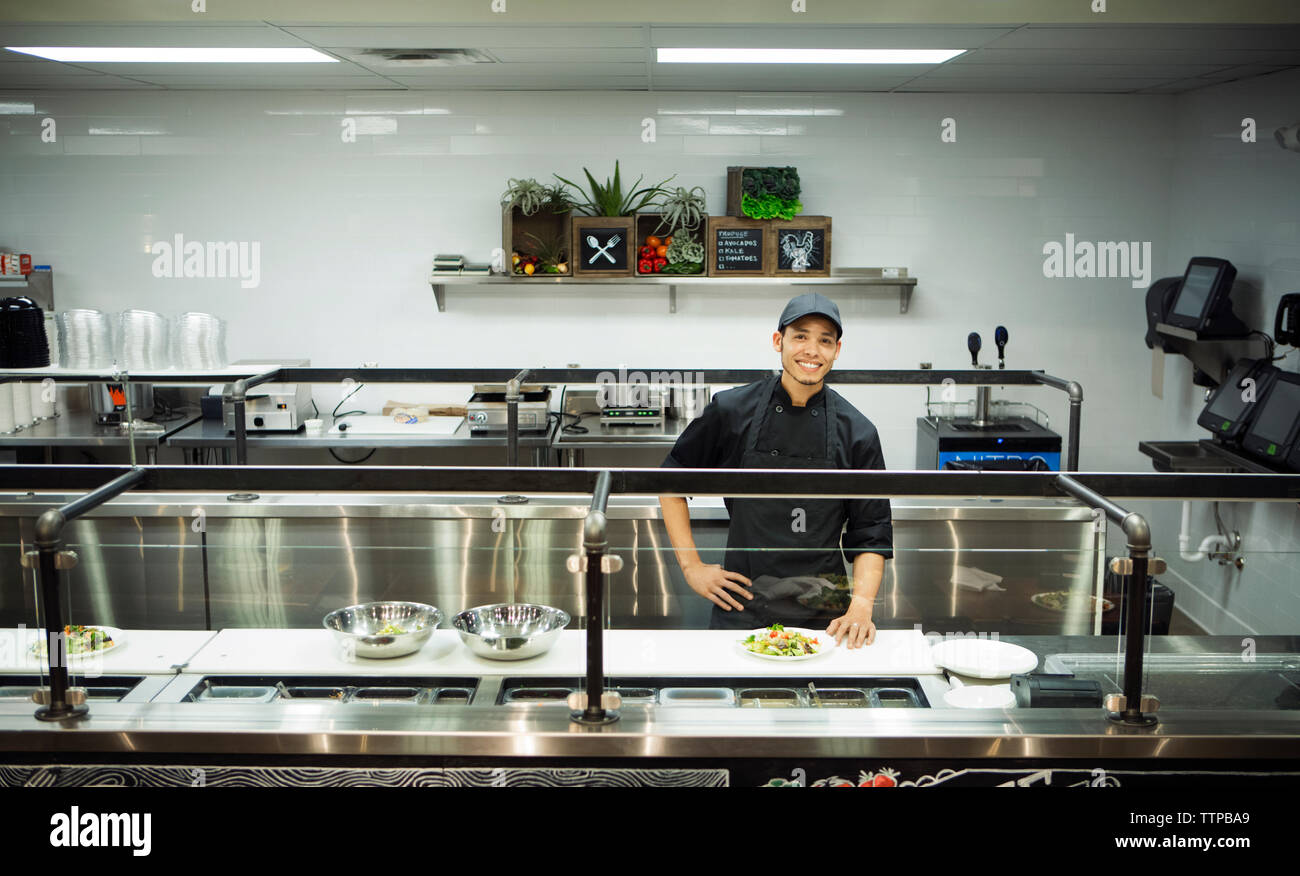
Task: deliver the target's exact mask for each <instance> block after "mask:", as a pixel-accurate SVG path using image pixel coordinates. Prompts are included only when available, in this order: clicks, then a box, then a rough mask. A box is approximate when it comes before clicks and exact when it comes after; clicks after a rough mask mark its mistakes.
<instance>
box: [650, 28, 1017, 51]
mask: <svg viewBox="0 0 1300 876" xmlns="http://www.w3.org/2000/svg"><path fill="white" fill-rule="evenodd" d="M1011 31H1012V28H1009V27H834V26H827V25H818V26H809V27H773V26H768V27H761V26H754V27H674V26H666V25H656V26H654V27H652V28H650V40H651V45H652V46H656V47H659V46H663V47H676V48H727V49H730V48H751V47H763V46H766V47H780V48H788V49H964V48H973V47H975V46H982V45H985V44H987V43H990V42H992V41H994V40H996V39H999V38H1001V37H1003V36H1005V35H1006V34H1009V33H1010V32H1011Z"/></svg>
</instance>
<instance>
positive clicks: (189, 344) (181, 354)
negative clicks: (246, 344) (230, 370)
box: [172, 313, 226, 371]
mask: <svg viewBox="0 0 1300 876" xmlns="http://www.w3.org/2000/svg"><path fill="white" fill-rule="evenodd" d="M172 364H173V365H175V366H176V367H177V368H179V369H181V370H182V371H211V370H213V369H216V368H225V367H226V324H225V323H224V322H222V321H221V320H220V319H218V318H217V317H215V316H213V315H212V314H210V313H182V314H181V315H180V316H178V317H176V319H175V321H174V322H173V323H172Z"/></svg>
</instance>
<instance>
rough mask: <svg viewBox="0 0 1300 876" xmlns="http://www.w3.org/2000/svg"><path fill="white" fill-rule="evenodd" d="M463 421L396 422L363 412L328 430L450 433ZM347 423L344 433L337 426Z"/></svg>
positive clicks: (428, 433)
mask: <svg viewBox="0 0 1300 876" xmlns="http://www.w3.org/2000/svg"><path fill="white" fill-rule="evenodd" d="M463 422H465V418H464V417H428V418H427V419H424V420H421V421H420V422H418V423H398V422H396V421H394V420H393V418H392V417H385V416H381V415H379V414H363V415H359V416H355V417H344V418H343V419H342V420H339V421H338V422H337V423H335V424H334V426H333V428H331V429H330V430H329V434H331V435H339V434H348V435H451V434H452V433H453V432H455V431H456V430H457V429H459V428H460V424H461V423H463ZM344 423H347V424H348V428H347V430H346V432H345V433H341V432H340V431H339V426H341V425H342V424H344Z"/></svg>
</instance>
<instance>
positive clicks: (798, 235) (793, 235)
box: [768, 216, 831, 277]
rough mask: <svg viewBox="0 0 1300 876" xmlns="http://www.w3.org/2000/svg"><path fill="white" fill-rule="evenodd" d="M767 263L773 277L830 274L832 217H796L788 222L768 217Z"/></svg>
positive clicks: (822, 275) (825, 275)
mask: <svg viewBox="0 0 1300 876" xmlns="http://www.w3.org/2000/svg"><path fill="white" fill-rule="evenodd" d="M771 222H772V226H771V234H770V236H769V238H768V247H769V252H768V262H769V263H770V264H771V266H772V274H771V275H772V276H774V277H829V276H830V275H831V219H830V217H829V216H796V217H795V218H793V219H791V220H790V221H788V222H787V221H784V220H781V219H773V220H771Z"/></svg>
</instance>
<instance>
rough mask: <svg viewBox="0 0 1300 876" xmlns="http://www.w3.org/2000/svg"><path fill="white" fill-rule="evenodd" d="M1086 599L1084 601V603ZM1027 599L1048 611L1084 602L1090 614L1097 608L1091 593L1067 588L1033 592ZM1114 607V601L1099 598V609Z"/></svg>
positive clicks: (1064, 609)
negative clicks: (1048, 591)
mask: <svg viewBox="0 0 1300 876" xmlns="http://www.w3.org/2000/svg"><path fill="white" fill-rule="evenodd" d="M1085 600H1086V603H1085ZM1029 601H1030V602H1032V603H1033V604H1034V605H1036V606H1038V607H1039V608H1045V609H1047V610H1048V611H1068V610H1069V609H1070V608H1071V607H1072V605H1074V604H1078V603H1085V605H1086V610H1087V612H1088V613H1089V614H1092V613H1093V612H1095V611H1096V610H1097V597H1096V596H1093V595H1092V594H1091V593H1074V592H1072V591H1069V590H1053V591H1051V592H1050V593H1035V594H1034V595H1033V596H1031V597H1029ZM1114 607H1115V603H1113V602H1111V601H1110V600H1109V599H1102V600H1101V610H1102V611H1103V612H1106V611H1110V610H1111V609H1112V608H1114Z"/></svg>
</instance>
